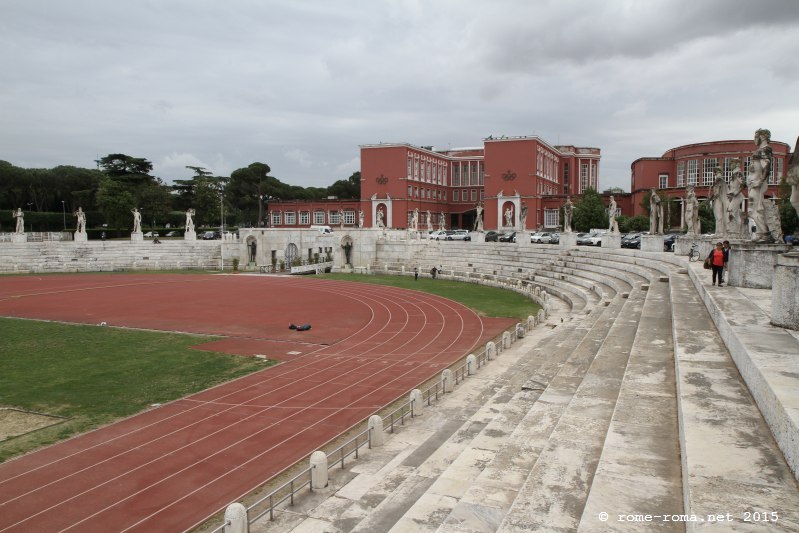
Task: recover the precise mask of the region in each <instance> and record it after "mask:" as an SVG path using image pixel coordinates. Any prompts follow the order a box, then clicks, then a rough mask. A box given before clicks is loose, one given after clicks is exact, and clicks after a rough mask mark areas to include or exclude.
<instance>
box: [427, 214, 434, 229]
mask: <svg viewBox="0 0 799 533" xmlns="http://www.w3.org/2000/svg"><path fill="white" fill-rule="evenodd" d="M427 231H433V215H432V213H430V210H429V209H428V210H427Z"/></svg>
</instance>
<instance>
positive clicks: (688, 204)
mask: <svg viewBox="0 0 799 533" xmlns="http://www.w3.org/2000/svg"><path fill="white" fill-rule="evenodd" d="M685 190H686V191H687V193H688V194H687V196H686V198H685V225H686V226H687V228H688V231H686V235H701V233H702V230H701V228H700V225H699V200H697V198H696V191H695V190H694V187H693V185H689V186H688V187H686V189H685ZM661 205H662V204H661ZM661 209H662V208H661Z"/></svg>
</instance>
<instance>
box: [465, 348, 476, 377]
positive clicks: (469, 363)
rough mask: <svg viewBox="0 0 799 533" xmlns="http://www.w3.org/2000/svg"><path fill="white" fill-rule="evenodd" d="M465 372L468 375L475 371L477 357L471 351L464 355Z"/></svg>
mask: <svg viewBox="0 0 799 533" xmlns="http://www.w3.org/2000/svg"><path fill="white" fill-rule="evenodd" d="M466 373H467V374H468V375H470V376H471V375H472V374H476V373H477V357H476V356H475V355H474V354H473V353H470V354H469V355H468V356H466Z"/></svg>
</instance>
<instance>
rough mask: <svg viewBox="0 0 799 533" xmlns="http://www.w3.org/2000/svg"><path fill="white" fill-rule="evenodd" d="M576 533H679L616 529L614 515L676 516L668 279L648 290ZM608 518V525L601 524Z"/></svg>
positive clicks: (663, 527)
mask: <svg viewBox="0 0 799 533" xmlns="http://www.w3.org/2000/svg"><path fill="white" fill-rule="evenodd" d="M638 332H639V333H638V334H637V335H636V337H635V340H634V341H633V346H632V350H631V351H630V359H629V361H628V363H627V370H626V372H625V373H624V378H623V380H622V384H621V390H620V391H619V400H618V402H617V403H616V409H615V410H614V412H613V418H612V419H611V423H610V427H609V429H608V434H607V437H606V439H605V444H604V446H603V448H602V455H601V456H600V458H599V464H598V466H597V469H596V474H595V475H594V478H593V481H592V482H591V489H590V492H589V495H588V500H587V501H586V505H585V508H584V510H583V514H582V517H581V519H580V523H579V526H578V532H583V533H587V532H604V531H608V530H609V529H610V530H613V531H618V530H630V531H640V530H641V529H644V527H642V526H650V527H652V528H653V529H655V528H656V529H658V530H660V531H684V530H685V525H684V524H683V523H680V522H658V521H656V522H655V523H650V524H641V523H620V522H618V518H617V517H618V515H619V514H622V515H635V514H641V515H643V514H649V515H661V516H662V515H666V514H668V515H682V514H683V504H682V477H681V471H680V446H679V438H678V428H677V399H676V392H675V388H674V345H673V341H672V331H671V304H670V292H669V285H668V278H666V280H664V281H663V282H661V281H659V282H658V283H654V284H652V285H651V286H650V288H649V292H648V294H647V297H646V300H645V302H644V306H643V309H642V311H641V320H640V322H639V325H638ZM603 512H604V513H608V519H607V520H608V521H602V520H600V519H599V517H600V513H603Z"/></svg>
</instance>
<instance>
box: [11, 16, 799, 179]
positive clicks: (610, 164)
mask: <svg viewBox="0 0 799 533" xmlns="http://www.w3.org/2000/svg"><path fill="white" fill-rule="evenodd" d="M761 127H765V128H769V129H771V131H772V139H773V140H779V141H783V142H787V143H788V144H790V145H791V147H793V146H794V143H795V140H796V137H797V135H799V1H797V0H749V1H747V2H743V1H738V0H628V1H622V0H552V1H548V0H535V1H534V0H491V1H486V0H479V1H477V0H475V1H471V0H428V1H399V0H396V1H383V0H364V1H354V0H285V1H267V0H261V1H257V0H252V1H244V0H228V1H224V2H223V1H221V0H219V1H212V0H185V1H184V0H180V1H179V0H149V1H145V0H125V1H124V2H116V1H109V0H69V1H65V0H0V159H4V160H6V161H9V162H11V163H13V164H15V165H18V166H23V167H53V166H56V165H59V164H68V165H76V166H83V167H90V166H92V165H93V164H94V163H93V162H94V160H95V159H96V158H97V157H98V156H104V155H107V154H109V153H118V152H121V153H126V154H128V155H131V156H135V157H144V158H147V159H149V160H150V161H152V162H153V164H154V165H155V171H154V174H156V175H157V176H160V177H162V178H164V179H165V180H166V181H171V180H173V179H182V178H186V177H188V176H190V175H191V171H189V170H186V169H185V168H184V167H185V166H186V165H195V166H203V167H206V168H207V169H208V170H210V171H211V172H213V173H214V174H216V175H229V173H230V172H231V171H233V170H235V169H237V168H240V167H244V166H247V165H248V164H250V163H252V162H254V161H261V162H264V163H267V164H269V165H270V166H271V168H272V174H273V175H274V176H276V177H278V178H279V179H281V180H282V181H284V182H288V183H291V184H295V185H303V186H326V185H330V184H332V183H333V182H334V181H335V180H337V179H342V178H346V177H348V176H349V175H350V174H351V173H352V172H353V171H355V170H359V167H360V163H359V148H358V146H359V145H361V144H374V143H378V142H407V143H410V144H413V145H417V146H419V145H434V146H435V147H438V148H447V147H458V146H480V145H481V144H482V139H483V138H485V137H487V136H488V135H494V136H498V135H508V136H514V135H532V134H535V135H538V136H540V137H541V138H543V139H544V140H546V141H548V142H550V143H551V144H574V145H578V146H593V147H598V148H600V149H601V150H602V163H601V167H600V188H602V189H604V188H607V187H611V186H620V187H623V188H624V189H626V190H629V182H630V164H631V163H632V161H634V160H635V159H637V158H639V157H648V156H659V155H662V153H663V152H664V151H665V150H667V149H669V148H672V147H675V146H679V145H683V144H689V143H693V142H701V141H710V140H722V139H749V138H751V137H752V134H753V132H754V131H755V130H756V129H757V128H761Z"/></svg>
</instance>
